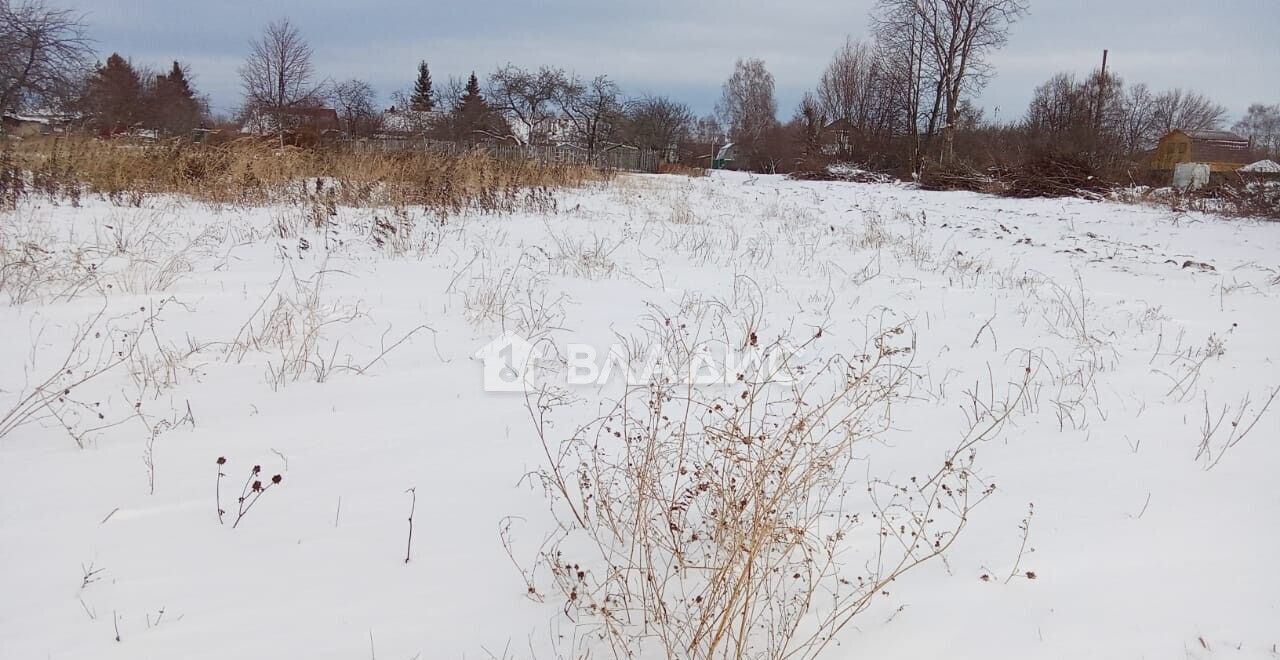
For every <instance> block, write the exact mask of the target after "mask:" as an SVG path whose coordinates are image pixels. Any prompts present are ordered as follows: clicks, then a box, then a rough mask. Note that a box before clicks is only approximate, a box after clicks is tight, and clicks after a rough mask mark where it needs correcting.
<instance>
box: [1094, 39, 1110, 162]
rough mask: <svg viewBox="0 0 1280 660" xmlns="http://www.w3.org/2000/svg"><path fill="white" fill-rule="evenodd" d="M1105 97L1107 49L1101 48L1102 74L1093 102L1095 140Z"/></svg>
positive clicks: (1100, 124)
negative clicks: (1094, 101) (1095, 99)
mask: <svg viewBox="0 0 1280 660" xmlns="http://www.w3.org/2000/svg"><path fill="white" fill-rule="evenodd" d="M1106 98H1107V49H1105V48H1104V49H1102V74H1101V75H1100V76H1099V77H1098V100H1097V102H1096V103H1094V108H1095V112H1096V115H1095V116H1094V118H1093V133H1094V139H1095V140H1096V139H1097V137H1098V134H1099V133H1100V132H1101V129H1102V104H1103V103H1104V102H1105V100H1106Z"/></svg>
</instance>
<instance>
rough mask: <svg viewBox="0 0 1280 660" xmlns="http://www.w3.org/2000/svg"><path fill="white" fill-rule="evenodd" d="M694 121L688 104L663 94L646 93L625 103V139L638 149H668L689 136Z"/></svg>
mask: <svg viewBox="0 0 1280 660" xmlns="http://www.w3.org/2000/svg"><path fill="white" fill-rule="evenodd" d="M693 122H694V118H693V112H692V111H691V110H689V106H687V105H685V104H683V103H677V102H676V101H673V100H671V99H669V98H667V97H665V96H646V97H643V98H640V99H636V100H633V101H631V102H630V103H629V104H628V107H627V121H626V129H625V139H626V141H627V142H628V143H629V144H631V145H632V146H636V147H640V148H641V149H660V150H671V149H673V148H674V147H675V146H676V145H678V144H679V143H680V142H683V141H684V140H686V139H688V138H689V135H690V133H691V131H692V130H693ZM670 156H671V154H668V157H670Z"/></svg>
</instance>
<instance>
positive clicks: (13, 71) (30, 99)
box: [0, 0, 90, 111]
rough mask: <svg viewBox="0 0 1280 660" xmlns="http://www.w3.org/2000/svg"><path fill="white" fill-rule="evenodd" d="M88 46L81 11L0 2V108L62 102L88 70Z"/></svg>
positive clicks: (34, 0) (29, 0)
mask: <svg viewBox="0 0 1280 660" xmlns="http://www.w3.org/2000/svg"><path fill="white" fill-rule="evenodd" d="M89 46H90V41H89V38H88V37H87V36H86V35H85V26H84V21H83V19H82V18H81V16H80V15H78V14H75V13H72V12H71V11H68V10H64V9H53V8H50V7H49V6H48V5H46V4H45V3H44V2H43V0H21V1H19V2H11V0H0V111H7V110H14V109H20V108H22V107H24V106H27V105H30V104H32V103H60V102H62V101H64V100H65V99H66V98H68V97H69V96H70V95H71V92H72V90H73V89H74V88H75V87H76V86H77V84H78V83H79V81H80V79H81V77H82V75H83V73H84V72H85V70H86V68H87V63H88V61H89V57H90V47H89Z"/></svg>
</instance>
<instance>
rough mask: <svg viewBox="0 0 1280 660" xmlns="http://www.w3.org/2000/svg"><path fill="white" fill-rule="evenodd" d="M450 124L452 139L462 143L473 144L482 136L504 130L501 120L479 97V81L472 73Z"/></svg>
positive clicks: (482, 98) (481, 96)
mask: <svg viewBox="0 0 1280 660" xmlns="http://www.w3.org/2000/svg"><path fill="white" fill-rule="evenodd" d="M450 124H451V126H452V133H453V136H452V139H455V140H461V141H464V142H474V141H476V140H478V139H480V137H481V136H482V135H484V134H498V133H501V132H503V129H504V128H505V127H504V126H503V125H502V124H503V121H502V118H501V117H500V116H499V115H498V114H497V113H495V112H493V110H492V109H491V108H490V107H489V104H488V103H487V102H486V101H485V100H484V96H483V95H481V93H480V80H479V79H478V78H476V74H475V73H474V72H472V74H471V77H470V78H468V79H467V86H466V87H465V88H464V92H463V94H462V96H460V97H458V102H457V105H456V106H454V109H453V116H452V117H451V121H450Z"/></svg>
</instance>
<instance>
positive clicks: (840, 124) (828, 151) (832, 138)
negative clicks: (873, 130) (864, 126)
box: [821, 118, 853, 156]
mask: <svg viewBox="0 0 1280 660" xmlns="http://www.w3.org/2000/svg"><path fill="white" fill-rule="evenodd" d="M852 135H853V123H852V122H850V121H849V120H848V119H845V118H841V119H837V120H835V121H833V122H831V123H829V124H827V125H826V126H823V127H822V133H821V140H822V153H823V154H824V155H827V156H838V155H844V154H847V153H849V148H850V145H851V144H852V140H851V137H852Z"/></svg>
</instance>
